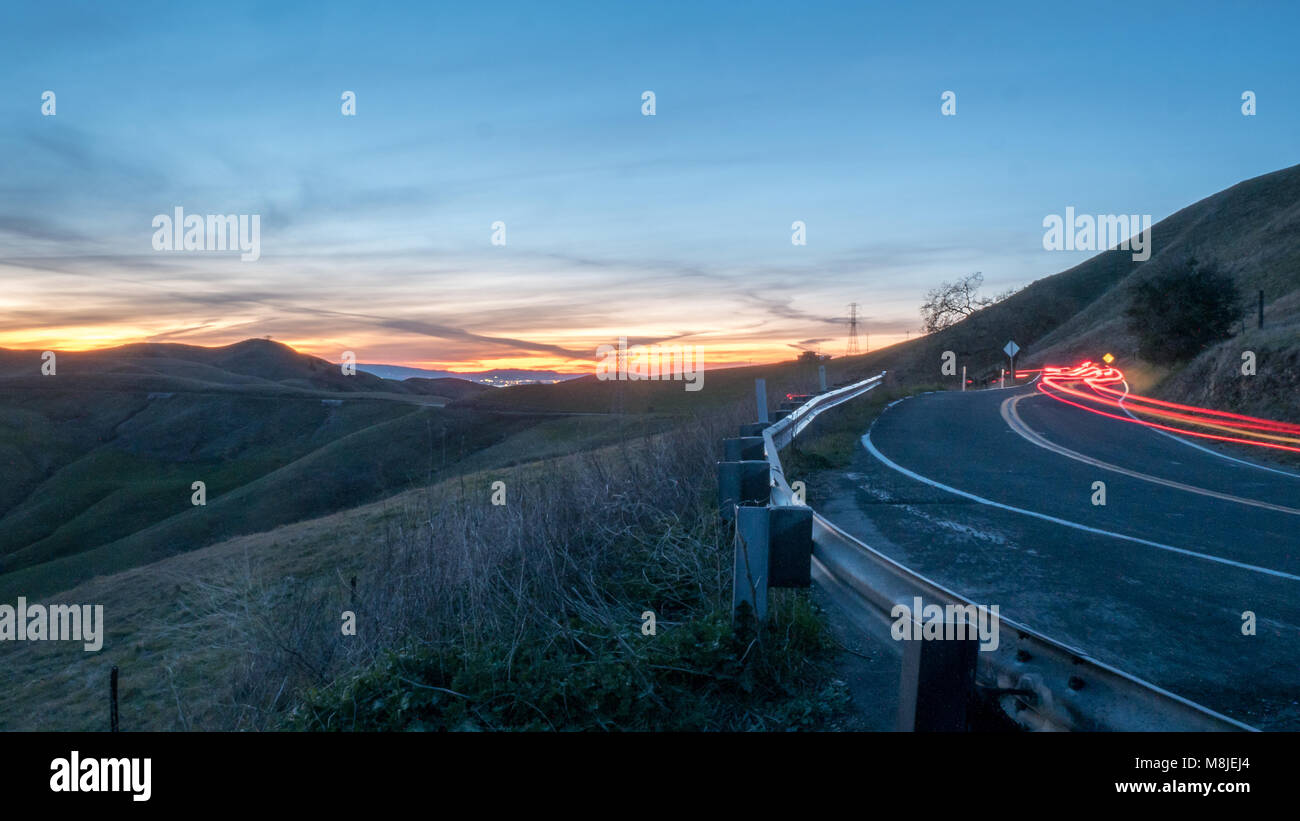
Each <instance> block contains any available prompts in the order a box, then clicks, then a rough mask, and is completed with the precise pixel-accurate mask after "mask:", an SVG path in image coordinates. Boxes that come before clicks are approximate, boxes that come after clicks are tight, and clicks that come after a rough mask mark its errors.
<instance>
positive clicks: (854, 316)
mask: <svg viewBox="0 0 1300 821" xmlns="http://www.w3.org/2000/svg"><path fill="white" fill-rule="evenodd" d="M859 353H860V351H858V303H856V302H850V303H849V349H848V350H847V351H845V352H844V355H845V356H857V355H858V354H859Z"/></svg>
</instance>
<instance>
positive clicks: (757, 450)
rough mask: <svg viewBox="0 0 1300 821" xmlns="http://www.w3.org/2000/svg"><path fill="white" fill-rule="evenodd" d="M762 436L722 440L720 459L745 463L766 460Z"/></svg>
mask: <svg viewBox="0 0 1300 821" xmlns="http://www.w3.org/2000/svg"><path fill="white" fill-rule="evenodd" d="M763 448H764V443H763V437H762V436H741V437H739V438H736V439H723V440H722V458H723V459H725V460H727V461H728V462H747V461H754V460H759V459H766V458H767V455H766V453H765V452H764V449H763Z"/></svg>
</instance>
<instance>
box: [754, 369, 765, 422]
mask: <svg viewBox="0 0 1300 821" xmlns="http://www.w3.org/2000/svg"><path fill="white" fill-rule="evenodd" d="M754 396H755V398H756V399H757V400H758V421H760V422H766V421H767V380H766V379H755V380H754Z"/></svg>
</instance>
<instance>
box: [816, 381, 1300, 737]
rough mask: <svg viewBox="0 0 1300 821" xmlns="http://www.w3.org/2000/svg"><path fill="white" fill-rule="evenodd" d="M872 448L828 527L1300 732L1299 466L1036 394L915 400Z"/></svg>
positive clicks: (867, 444) (1163, 679)
mask: <svg viewBox="0 0 1300 821" xmlns="http://www.w3.org/2000/svg"><path fill="white" fill-rule="evenodd" d="M863 445H864V450H863V452H862V453H861V454H859V458H858V459H857V460H856V462H855V465H854V469H853V471H852V472H849V473H848V474H847V477H848V478H849V479H850V480H851V482H850V483H848V484H845V485H842V486H841V488H842V489H841V490H840V491H836V492H834V493H833V494H832V498H831V499H830V500H829V501H828V503H827V504H826V505H825V506H824V509H825V512H826V515H827V516H828V518H831V519H832V520H835V521H837V522H838V523H841V524H842V525H843V526H845V527H846V529H849V530H850V531H855V535H858V536H860V537H862V538H864V539H865V540H867V541H868V543H870V544H872V545H873V546H879V548H880V549H882V551H883V552H886V553H889V554H891V555H893V556H895V558H898V559H900V560H902V561H904V562H905V563H906V564H907V565H908V566H910V567H912V568H913V569H915V570H917V571H919V572H921V573H924V574H926V575H929V576H930V577H932V578H934V579H936V580H937V581H940V582H942V583H944V584H947V585H949V586H951V587H953V588H955V589H957V590H959V591H962V592H963V593H966V594H968V595H970V596H971V597H972V598H974V599H975V600H976V601H980V602H982V603H985V604H998V605H1000V607H1001V612H1002V614H1003V615H1004V616H1005V617H1007V618H1011V619H1015V620H1017V621H1021V622H1024V623H1025V624H1027V625H1029V626H1031V627H1034V628H1036V629H1038V630H1040V631H1042V632H1044V633H1046V634H1047V635H1049V636H1052V637H1054V638H1057V639H1059V640H1061V641H1064V642H1066V643H1068V644H1072V645H1074V646H1077V647H1079V648H1081V649H1083V650H1084V651H1085V652H1088V653H1090V654H1092V655H1094V656H1095V657H1097V658H1099V659H1101V660H1103V661H1106V662H1109V663H1111V664H1114V665H1116V666H1118V667H1120V668H1121V669H1125V670H1128V671H1130V672H1132V673H1134V674H1136V675H1139V676H1142V677H1143V678H1146V679H1148V680H1150V681H1152V682H1154V683H1156V684H1159V685H1161V686H1164V687H1166V688H1168V689H1170V690H1172V691H1174V692H1176V693H1179V694H1181V695H1184V696H1187V697H1189V698H1192V699H1194V700H1196V701H1199V702H1201V703H1203V704H1206V705H1207V706H1209V707H1212V708H1214V709H1217V710H1220V711H1222V712H1224V713H1226V714H1228V715H1232V716H1233V717H1235V718H1238V719H1240V720H1243V721H1246V722H1248V723H1251V724H1254V725H1255V726H1258V727H1261V728H1271V729H1297V728H1300V703H1297V702H1298V701H1300V473H1297V472H1291V471H1289V470H1287V469H1285V468H1283V469H1278V468H1276V467H1269V466H1262V465H1261V466H1257V465H1255V464H1253V463H1251V462H1248V461H1243V460H1241V459H1239V458H1236V457H1233V458H1228V457H1226V456H1223V455H1219V454H1218V453H1217V452H1216V451H1214V450H1212V449H1210V448H1207V447H1204V446H1194V445H1193V444H1189V443H1188V442H1187V441H1184V440H1182V439H1179V438H1175V437H1173V436H1171V435H1168V434H1167V433H1165V432H1164V431H1161V430H1156V429H1153V428H1150V427H1144V426H1143V425H1141V424H1132V423H1127V422H1126V421H1121V420H1118V419H1114V418H1109V417H1106V416H1102V415H1099V414H1097V413H1095V412H1090V411H1089V410H1087V409H1084V408H1080V407H1075V406H1072V405H1069V404H1065V403H1063V402H1060V401H1056V400H1055V399H1053V398H1051V397H1049V396H1047V395H1045V394H1044V393H1042V392H1040V391H1039V390H1037V389H1036V388H1019V389H1008V390H1005V391H998V390H990V391H975V392H966V393H962V392H944V393H933V394H924V395H921V396H917V397H913V398H910V399H907V400H903V401H901V402H898V403H895V404H894V405H892V406H890V407H889V408H888V409H886V410H885V411H884V412H883V413H882V414H881V416H880V417H879V418H878V419H877V421H876V422H875V424H874V425H873V426H872V428H871V430H870V432H869V433H868V434H867V435H866V436H864V437H863ZM1096 482H1102V483H1104V486H1105V504H1095V503H1094V502H1095V501H1100V496H1099V494H1098V489H1099V488H1098V486H1097V485H1095V484H1094V483H1096ZM1248 611H1249V612H1250V613H1253V614H1254V622H1255V635H1244V634H1243V629H1242V628H1243V624H1245V623H1246V622H1245V619H1244V618H1243V614H1244V613H1247V612H1248Z"/></svg>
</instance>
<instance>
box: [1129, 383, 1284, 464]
mask: <svg viewBox="0 0 1300 821" xmlns="http://www.w3.org/2000/svg"><path fill="white" fill-rule="evenodd" d="M1128 392H1129V391H1128V380H1127V379H1125V380H1124V396H1125V397H1127V396H1128ZM1119 409H1120V410H1122V411H1124V412H1125V413H1127V414H1128V415H1129V416H1133V413H1132V411H1130V410H1129V409H1128V408H1126V407H1124V398H1123V397H1121V398H1120V400H1119ZM1133 418H1134V419H1136V420H1137V421H1139V422H1141V421H1142V420H1141V419H1138V418H1137V417H1136V416H1133ZM1150 430H1151V432H1152V433H1158V434H1160V435H1161V436H1167V437H1169V438H1170V439H1173V440H1174V441H1175V442H1179V443H1181V444H1184V445H1187V447H1189V448H1196V449H1197V450H1203V451H1205V452H1206V453H1208V454H1210V455H1211V456H1217V457H1219V458H1220V459H1227V460H1228V461H1229V462H1236V463H1237V464H1239V465H1245V466H1246V467H1252V468H1255V469H1256V470H1267V471H1268V472H1269V473H1279V474H1281V475H1283V476H1290V477H1291V478H1292V479H1300V473H1292V472H1291V471H1289V470H1281V469H1279V468H1271V467H1268V466H1267V465H1261V464H1257V463H1255V462H1251V461H1250V460H1248V459H1238V458H1237V457H1236V456H1229V455H1228V454H1226V453H1219V452H1218V451H1217V450H1214V449H1212V448H1207V447H1206V446H1205V445H1198V444H1196V443H1195V442H1189V441H1188V440H1186V439H1184V438H1183V437H1181V436H1175V435H1174V434H1172V433H1170V432H1169V431H1166V430H1160V429H1159V428H1150Z"/></svg>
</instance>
